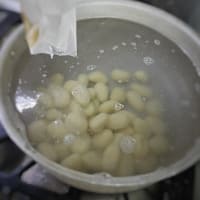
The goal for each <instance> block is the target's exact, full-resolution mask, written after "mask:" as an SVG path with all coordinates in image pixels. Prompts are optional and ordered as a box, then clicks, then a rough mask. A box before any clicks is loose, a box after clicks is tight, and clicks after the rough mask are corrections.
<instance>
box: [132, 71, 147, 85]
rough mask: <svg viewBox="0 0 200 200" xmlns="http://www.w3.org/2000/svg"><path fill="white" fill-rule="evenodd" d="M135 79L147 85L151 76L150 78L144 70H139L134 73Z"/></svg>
mask: <svg viewBox="0 0 200 200" xmlns="http://www.w3.org/2000/svg"><path fill="white" fill-rule="evenodd" d="M133 77H134V78H136V79H137V80H138V81H140V82H142V83H146V82H148V80H149V76H148V74H147V72H145V71H143V70H138V71H136V72H134V74H133Z"/></svg>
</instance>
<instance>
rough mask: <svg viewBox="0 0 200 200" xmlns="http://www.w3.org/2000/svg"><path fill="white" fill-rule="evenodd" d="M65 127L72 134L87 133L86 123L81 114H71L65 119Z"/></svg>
mask: <svg viewBox="0 0 200 200" xmlns="http://www.w3.org/2000/svg"><path fill="white" fill-rule="evenodd" d="M65 126H66V127H67V128H68V130H69V131H71V132H72V133H76V134H83V133H86V132H87V128H88V121H87V119H86V118H85V116H84V115H82V114H81V113H79V112H71V113H69V114H68V116H67V117H66V119H65Z"/></svg>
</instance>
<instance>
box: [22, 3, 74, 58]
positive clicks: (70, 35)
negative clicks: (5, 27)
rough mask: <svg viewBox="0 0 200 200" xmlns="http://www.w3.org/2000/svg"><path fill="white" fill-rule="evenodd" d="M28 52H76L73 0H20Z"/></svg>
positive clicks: (70, 53) (54, 53)
mask: <svg viewBox="0 0 200 200" xmlns="http://www.w3.org/2000/svg"><path fill="white" fill-rule="evenodd" d="M20 3H21V11H22V16H23V21H24V25H25V30H26V40H27V42H28V46H29V49H30V52H31V54H40V53H46V54H50V55H51V56H53V55H59V56H61V55H71V56H76V55H77V37H76V0H57V1H56V0H20Z"/></svg>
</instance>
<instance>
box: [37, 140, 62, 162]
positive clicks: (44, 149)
mask: <svg viewBox="0 0 200 200" xmlns="http://www.w3.org/2000/svg"><path fill="white" fill-rule="evenodd" d="M37 149H38V151H39V152H40V153H41V154H43V155H44V156H46V157H47V158H48V159H49V160H52V161H57V159H58V157H57V154H56V152H55V151H54V149H53V148H52V145H51V144H49V143H40V144H39V145H38V147H37Z"/></svg>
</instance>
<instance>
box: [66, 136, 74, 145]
mask: <svg viewBox="0 0 200 200" xmlns="http://www.w3.org/2000/svg"><path fill="white" fill-rule="evenodd" d="M75 139H76V136H75V135H73V134H68V135H66V136H65V137H64V144H67V145H70V144H72V143H73V142H74V141H75Z"/></svg>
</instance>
